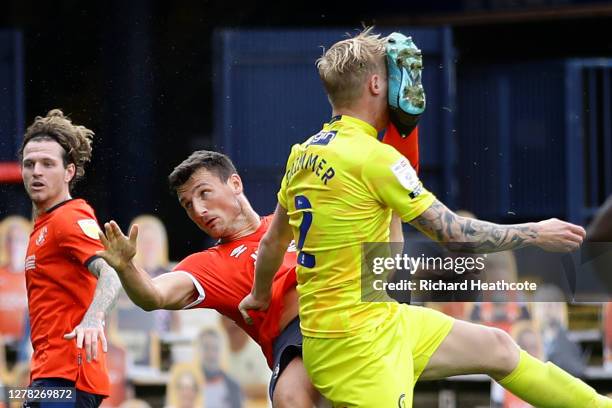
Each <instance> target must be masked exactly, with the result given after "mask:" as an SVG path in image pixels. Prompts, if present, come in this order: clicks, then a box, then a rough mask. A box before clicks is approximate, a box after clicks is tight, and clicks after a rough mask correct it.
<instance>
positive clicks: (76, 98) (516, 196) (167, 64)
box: [0, 0, 612, 408]
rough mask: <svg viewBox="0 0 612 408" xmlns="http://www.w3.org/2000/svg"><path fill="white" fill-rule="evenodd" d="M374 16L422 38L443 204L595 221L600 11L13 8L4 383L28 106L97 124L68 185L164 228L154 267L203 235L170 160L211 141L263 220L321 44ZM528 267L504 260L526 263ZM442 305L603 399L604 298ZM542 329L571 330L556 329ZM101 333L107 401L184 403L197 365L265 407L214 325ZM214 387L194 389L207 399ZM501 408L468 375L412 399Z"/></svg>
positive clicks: (602, 190) (430, 177) (320, 104)
mask: <svg viewBox="0 0 612 408" xmlns="http://www.w3.org/2000/svg"><path fill="white" fill-rule="evenodd" d="M362 23H365V24H367V25H371V24H375V25H376V26H377V29H378V31H380V32H382V33H388V32H391V31H396V30H397V31H402V32H403V33H405V34H412V35H413V37H414V39H415V42H416V43H417V44H418V45H419V46H420V47H421V49H422V50H423V53H424V63H425V71H424V84H425V89H426V92H427V98H428V107H427V110H426V113H425V115H424V116H423V119H422V122H421V133H420V135H421V136H420V140H421V142H420V144H421V157H422V159H421V160H422V163H421V168H422V170H421V176H422V179H423V180H424V183H425V185H426V186H428V188H429V189H430V190H431V191H433V192H434V193H435V194H436V195H437V196H438V197H440V198H441V199H442V201H444V202H445V203H447V204H448V205H449V207H451V208H453V209H465V210H468V211H471V212H473V213H474V214H476V215H477V216H478V217H479V218H484V219H488V220H491V221H497V222H504V223H515V222H524V221H533V220H539V219H542V218H548V217H558V218H562V219H566V220H569V221H572V222H575V223H578V224H580V225H583V226H585V227H586V226H587V225H588V224H589V222H590V221H591V219H592V217H593V216H594V214H595V213H596V211H597V209H598V208H599V207H600V206H601V204H602V203H603V202H604V201H605V200H606V198H607V197H608V196H610V195H612V2H610V1H597V0H461V1H450V0H444V1H442V0H441V1H435V2H413V1H403V2H400V1H395V0H388V1H385V0H382V1H378V2H376V4H366V5H364V4H361V3H359V4H357V3H356V4H349V3H345V4H340V3H339V2H338V4H331V2H317V1H315V2H297V3H290V2H283V3H279V4H276V3H275V4H273V3H269V4H264V3H263V2H224V1H216V0H211V1H206V2H199V1H184V2H180V3H178V2H175V3H172V2H153V1H146V0H133V1H129V2H126V1H123V2H122V1H117V0H111V1H107V2H97V3H93V4H88V5H87V6H85V5H84V4H83V3H82V2H77V1H67V0H65V1H60V2H56V3H51V2H45V3H37V2H32V1H11V0H9V1H7V2H5V3H3V5H2V13H1V14H0V180H1V182H0V220H3V228H0V232H1V234H0V235H3V236H4V237H2V236H0V243H1V245H2V247H1V248H0V252H1V253H2V254H3V255H2V256H0V263H1V264H2V265H0V272H2V273H3V274H0V346H1V347H0V383H4V384H5V385H10V384H18V383H19V382H23V381H24V378H27V363H26V362H27V360H28V345H27V343H28V338H27V322H24V320H23V319H21V318H18V317H17V316H22V315H24V313H25V310H24V309H23V308H24V305H25V303H24V297H23V291H22V292H19V290H20V289H19V287H20V286H19V285H20V283H19V279H22V277H20V276H21V275H19V274H15V273H13V272H14V271H12V270H11V268H12V269H19V262H18V260H17V258H18V256H16V254H18V253H19V251H20V250H23V249H24V248H22V247H23V244H22V241H23V239H22V238H20V237H23V234H24V232H23V230H24V229H25V228H27V227H24V226H23V223H22V222H21V221H20V220H19V219H17V218H7V217H9V216H22V217H25V218H26V219H29V218H30V203H29V201H28V199H27V196H26V195H25V193H24V191H23V187H22V186H21V184H20V177H19V172H18V171H17V169H16V167H15V160H16V152H17V148H18V146H19V144H20V142H21V137H22V135H23V131H24V128H25V126H27V124H28V123H30V122H31V121H32V120H33V118H34V117H35V116H36V115H44V114H45V113H46V112H47V111H48V110H50V109H51V108H55V107H59V108H62V109H64V112H66V113H68V114H69V115H70V116H71V117H72V118H73V119H74V120H75V122H77V123H82V124H84V125H86V126H88V127H90V128H91V129H93V130H94V131H95V132H96V138H95V144H94V158H93V162H92V163H91V165H90V166H89V167H88V169H87V176H86V178H85V180H84V181H83V182H82V183H81V184H80V185H79V186H78V187H77V189H76V191H75V195H77V196H81V197H84V198H86V199H87V200H88V201H89V202H90V203H91V204H92V206H93V207H94V208H95V209H96V211H97V215H98V218H99V220H100V221H107V220H109V219H115V220H117V221H118V222H119V223H120V225H121V226H122V227H124V228H125V227H127V226H128V225H129V223H130V222H131V221H132V220H133V219H134V218H135V217H137V216H139V215H141V214H153V215H155V216H156V217H158V218H159V219H160V220H161V221H162V224H159V223H156V222H155V221H151V220H150V219H147V220H149V221H151V235H150V237H151V238H150V240H148V242H146V243H143V245H144V246H145V247H143V252H146V251H149V252H150V253H151V254H152V255H151V256H150V257H149V258H147V259H142V260H141V262H142V263H143V265H146V268H147V270H148V271H149V272H150V273H152V274H158V273H161V272H162V271H164V270H167V269H168V268H169V267H170V266H171V264H172V261H178V260H180V259H182V258H183V257H184V256H186V255H188V254H189V253H192V252H196V251H198V250H201V249H202V248H205V247H207V246H209V245H211V244H212V242H210V241H209V240H207V239H206V237H205V236H203V234H202V233H201V232H200V231H199V230H197V228H196V227H195V225H193V224H192V223H191V221H189V219H188V218H187V217H186V216H185V214H184V212H183V210H182V209H181V207H180V206H179V205H178V204H177V202H176V199H175V197H173V196H172V195H171V194H170V193H169V191H168V188H167V186H166V177H167V175H168V174H169V173H170V171H171V170H172V169H173V167H174V166H175V165H177V164H178V163H180V162H181V161H182V160H183V159H184V158H186V157H187V156H188V154H189V153H190V152H192V151H193V150H196V149H218V150H221V151H223V152H224V153H227V154H229V156H230V157H231V158H232V159H233V160H234V162H235V164H236V165H237V167H238V169H239V171H240V173H241V175H242V178H243V180H244V182H245V185H246V193H247V196H248V197H249V198H250V200H251V202H252V203H253V205H254V208H255V210H256V211H258V212H259V213H260V214H267V213H270V212H271V211H272V210H273V208H274V205H275V192H276V189H277V186H278V183H279V181H280V178H281V176H282V172H283V166H284V164H285V160H286V157H287V154H288V152H289V149H290V146H291V144H292V143H295V142H298V141H301V140H302V139H304V138H305V137H307V136H308V135H310V134H313V133H314V132H315V131H317V130H318V129H319V126H320V124H321V123H322V121H324V120H326V119H327V118H328V117H329V113H330V109H329V107H328V104H327V101H326V99H325V96H324V94H323V91H322V88H321V86H320V85H319V83H318V77H317V74H316V70H315V68H314V60H315V59H316V58H317V57H318V56H319V55H320V53H321V46H329V45H331V44H332V43H334V42H335V41H337V40H338V39H339V38H341V37H342V36H343V35H344V33H346V32H354V30H355V29H358V28H360V27H361V25H362ZM164 226H165V229H167V237H168V238H167V243H165V239H166V238H165V236H166V232H165V230H164ZM19 231H21V235H20V233H19ZM407 232H408V231H407ZM26 234H27V231H26ZM143 236H144V234H143ZM26 237H27V235H26ZM26 245H27V243H26ZM165 252H167V255H166V254H165ZM143 258H146V256H145V257H143ZM11 262H12V264H11ZM504 262H506V261H503V262H502V264H504ZM517 262H518V263H519V264H520V262H521V261H520V259H518V260H515V261H508V262H506V263H505V264H504V265H506V266H507V268H509V269H513V268H514V269H516V266H515V265H516V263H517ZM508 265H509V266H508ZM513 265H514V266H513ZM1 268H4V269H1ZM611 269H612V267H611ZM9 270H11V271H12V272H11V271H9ZM502 273H503V272H502ZM507 273H511V272H507ZM513 273H515V274H516V270H515V271H514V272H513ZM611 273H612V270H611ZM520 274H521V273H520V268H519V275H520ZM15 276H18V277H20V278H16V279H13V280H11V279H12V278H14V277H15ZM7 277H11V279H9V278H7ZM536 278H537V277H536ZM9 280H10V282H9ZM552 298H553V299H558V298H555V296H554V295H553V296H552ZM440 307H446V309H445V310H447V311H448V312H449V313H453V314H455V315H457V316H460V317H464V318H471V319H474V320H479V321H484V322H488V323H490V324H496V325H499V326H502V327H504V328H506V329H507V330H509V331H511V332H513V333H514V334H515V335H516V336H517V338H519V337H520V338H521V339H523V340H524V341H525V342H526V343H525V347H529V346H530V345H531V346H533V347H534V349H533V350H534V353H539V355H540V356H541V357H542V358H548V359H554V358H558V359H560V360H561V361H562V363H564V364H567V367H569V368H571V369H572V370H573V372H574V373H576V374H577V375H581V376H582V377H583V378H585V379H586V381H587V382H589V383H591V384H592V385H594V386H596V387H597V389H598V390H599V391H600V392H611V391H612V368H610V364H609V363H608V364H607V361H612V355H610V351H609V350H608V347H607V346H606V343H612V332H611V331H612V322H610V318H608V319H607V317H609V315H610V313H608V312H606V310H607V309H608V306H607V305H606V304H603V303H591V304H581V305H566V304H565V303H563V304H557V303H555V304H554V305H553V306H551V307H550V308H546V307H544V309H545V310H541V309H542V308H541V307H539V306H537V304H520V305H516V304H514V305H507V307H502V306H499V305H495V306H491V305H485V304H482V305H476V306H474V305H460V304H454V305H446V306H440ZM549 309H550V310H549ZM19 313H21V314H19ZM551 316H552V317H551ZM550 321H552V322H553V323H554V324H552V323H551V324H548V323H547V322H550ZM552 326H554V327H555V328H556V329H559V330H557V331H555V333H553V334H551V333H550V330H548V329H550V327H552ZM606 327H607V330H605V329H606ZM109 330H111V331H112V338H113V343H114V346H113V348H114V350H112V351H111V355H112V357H111V360H112V361H113V363H112V364H113V367H114V368H113V370H114V371H113V374H112V376H113V382H114V384H115V385H116V387H117V388H116V390H117V394H116V398H115V399H114V400H113V401H107V402H106V404H107V405H106V406H117V405H119V404H120V403H122V401H123V400H128V399H130V398H139V399H142V400H145V401H147V403H148V404H150V405H151V406H154V407H158V406H160V407H161V406H166V405H174V404H176V403H177V402H176V401H170V400H169V399H167V397H166V396H167V395H182V397H178V400H181V401H187V400H189V398H190V397H189V392H188V391H189V384H188V385H187V388H186V389H181V384H182V382H181V381H182V375H181V373H184V372H189V370H190V368H189V367H190V366H189V365H188V364H186V363H187V362H190V361H199V362H200V363H198V364H197V367H199V368H200V369H201V370H195V372H194V373H192V375H191V377H190V378H191V380H190V381H191V382H192V383H194V384H199V385H198V386H200V387H201V386H202V384H200V383H202V382H207V383H208V382H210V378H212V377H211V376H212V374H210V373H211V372H213V373H215V375H216V377H215V379H216V380H215V381H217V379H219V378H223V381H225V384H226V386H227V387H233V386H234V385H235V384H238V386H240V387H242V394H243V398H242V399H241V400H240V399H239V401H238V402H236V403H237V404H242V405H243V406H267V402H266V400H265V392H266V391H265V390H266V387H267V381H268V378H267V376H268V375H269V373H267V372H266V368H265V367H263V368H262V367H261V362H262V361H263V357H261V358H260V359H257V354H258V353H257V350H256V348H255V349H254V348H253V347H252V344H250V343H248V342H247V341H246V340H245V339H244V337H243V336H242V334H241V333H240V332H237V331H236V329H235V327H234V326H233V325H232V324H231V322H222V321H220V320H219V317H218V316H217V315H216V314H215V313H212V312H205V311H194V312H189V313H179V314H170V313H152V314H148V313H145V312H142V311H139V310H136V309H135V308H134V307H132V306H130V302H129V300H127V299H123V302H120V305H119V307H118V310H117V312H116V315H115V316H114V317H113V325H111V328H110V329H109ZM547 330H548V331H547ZM525 333H526V334H525ZM559 333H561V334H559ZM521 336H522V337H521ZM555 336H561V340H559V337H555ZM564 341H566V342H564ZM529 342H531V343H529ZM558 343H559V344H561V345H558V346H557V348H555V347H553V345H557V344H558ZM551 344H552V345H551ZM255 347H256V346H255ZM563 347H565V348H563ZM559 350H561V351H559ZM207 353H209V354H207ZM210 353H212V354H210ZM555 353H557V354H555ZM206 356H207V357H206ZM568 356H569V357H568ZM557 362H559V360H557ZM264 364H265V362H264ZM206 365H208V366H207V367H208V370H209V376H208V377H209V378H206V376H205V375H204V371H203V370H204V368H206V367H205V366H206ZM216 365H218V367H216ZM606 367H607V368H610V369H607V368H606ZM569 368H568V369H569ZM220 371H221V372H223V373H224V374H223V376H221V377H218V375H219V374H218V372H220ZM570 371H571V370H570ZM218 381H221V380H218ZM173 386H176V387H177V391H171V390H170V388H171V387H173ZM166 387H169V388H168V391H166ZM205 388H206V387H204V388H203V389H205ZM228 389H229V388H228ZM181 390H182V391H181ZM180 392H185V393H186V394H184V395H183V394H180ZM177 393H178V394H177ZM192 394H193V393H192ZM202 395H204V396H203V397H202ZM202 395H200V392H197V393H195V394H193V395H192V396H193V397H194V401H195V403H196V404H200V405H198V406H202V405H201V404H203V400H205V399H206V391H203V394H202ZM197 396H199V397H200V398H199V399H198V398H195V397H197ZM489 401H494V402H493V404H494V406H498V407H515V408H516V407H524V406H525V405H520V404H521V403H520V402H517V401H513V400H512V398H511V397H510V396H504V395H503V392H500V391H499V390H498V389H497V388H495V387H492V386H491V384H490V382H489V381H488V380H486V379H484V378H481V377H470V378H461V379H457V380H452V381H441V382H436V383H430V384H422V385H419V386H418V387H417V394H416V398H415V407H441V408H442V407H445V408H451V407H460V408H464V407H465V408H471V407H484V406H489ZM3 403H5V402H4V401H3V397H2V395H0V407H2V406H3ZM134 404H136V403H134ZM495 404H497V405H495ZM512 404H514V405H512ZM130 406H138V405H130ZM186 406H189V405H186ZM207 406H208V407H209V408H211V407H214V406H215V405H214V404H212V402H210V401H209V403H208V405H207Z"/></svg>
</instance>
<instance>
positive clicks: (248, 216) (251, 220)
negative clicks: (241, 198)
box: [221, 202, 261, 243]
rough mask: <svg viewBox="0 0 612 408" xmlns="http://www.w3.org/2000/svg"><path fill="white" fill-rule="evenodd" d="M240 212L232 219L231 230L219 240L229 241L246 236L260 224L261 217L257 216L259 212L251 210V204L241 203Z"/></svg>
mask: <svg viewBox="0 0 612 408" xmlns="http://www.w3.org/2000/svg"><path fill="white" fill-rule="evenodd" d="M241 205H242V212H241V213H240V215H239V216H238V217H237V219H236V220H235V221H234V228H233V231H232V232H231V233H230V234H229V235H228V236H225V237H222V238H221V242H222V243H224V242H231V241H236V240H238V239H240V238H243V237H246V236H247V235H251V234H252V233H254V232H255V231H257V229H258V228H259V226H260V225H261V219H260V218H259V214H257V213H256V212H255V210H253V208H252V207H251V205H250V204H249V203H248V202H246V203H241Z"/></svg>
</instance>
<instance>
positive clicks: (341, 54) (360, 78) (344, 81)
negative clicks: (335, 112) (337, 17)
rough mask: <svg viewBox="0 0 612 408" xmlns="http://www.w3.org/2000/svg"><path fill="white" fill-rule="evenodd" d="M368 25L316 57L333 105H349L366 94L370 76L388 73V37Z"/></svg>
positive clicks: (320, 74)
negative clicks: (373, 31) (386, 61)
mask: <svg viewBox="0 0 612 408" xmlns="http://www.w3.org/2000/svg"><path fill="white" fill-rule="evenodd" d="M372 29H373V27H367V28H365V29H364V30H363V31H361V32H360V33H359V34H357V35H356V36H354V37H351V38H347V39H345V40H342V41H338V42H337V43H335V44H334V45H332V46H331V47H330V49H329V50H327V51H325V52H324V54H323V55H322V56H321V57H320V58H319V59H317V62H316V65H317V69H318V70H319V76H320V77H321V81H323V86H324V87H325V91H326V92H327V96H328V98H329V101H330V103H331V104H332V106H334V107H336V108H338V107H347V106H350V105H351V104H352V103H353V102H354V101H355V100H356V99H358V98H359V97H360V96H361V95H362V93H363V84H364V81H365V80H366V79H367V78H368V76H369V75H372V74H375V73H378V74H383V75H386V72H387V68H386V65H385V52H386V51H385V41H386V37H381V36H380V34H374V33H372Z"/></svg>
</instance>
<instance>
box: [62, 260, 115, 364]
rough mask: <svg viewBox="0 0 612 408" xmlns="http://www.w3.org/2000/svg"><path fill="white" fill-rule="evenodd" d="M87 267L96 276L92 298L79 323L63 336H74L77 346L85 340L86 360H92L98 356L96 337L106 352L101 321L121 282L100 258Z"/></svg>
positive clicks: (69, 337)
mask: <svg viewBox="0 0 612 408" xmlns="http://www.w3.org/2000/svg"><path fill="white" fill-rule="evenodd" d="M88 269H89V271H90V272H91V273H92V274H93V275H94V276H96V277H97V278H98V283H97V285H96V291H95V293H94V297H93V300H92V302H91V304H90V305H89V309H87V312H86V313H85V316H83V320H82V321H81V323H79V324H78V326H77V327H75V328H74V330H73V331H72V332H71V333H69V334H66V335H65V336H64V338H65V339H68V340H70V339H73V338H75V337H76V341H77V347H78V348H83V342H85V352H86V356H87V361H91V359H92V358H93V359H94V360H97V358H98V337H99V338H100V341H101V342H102V350H103V351H104V352H106V351H107V349H108V346H107V343H106V336H105V335H104V323H103V322H104V318H105V316H106V315H107V314H108V312H109V311H110V310H111V309H112V308H113V306H114V305H115V302H116V300H117V297H118V296H119V289H120V288H121V282H120V281H119V278H118V277H117V273H116V272H115V270H114V269H113V268H111V267H110V266H109V265H108V264H107V263H106V261H105V260H104V259H102V258H98V259H95V260H94V261H92V262H91V263H90V264H89V267H88Z"/></svg>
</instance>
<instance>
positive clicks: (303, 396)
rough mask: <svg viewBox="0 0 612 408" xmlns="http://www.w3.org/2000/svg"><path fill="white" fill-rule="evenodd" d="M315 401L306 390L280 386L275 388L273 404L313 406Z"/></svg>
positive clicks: (294, 407) (282, 407)
mask: <svg viewBox="0 0 612 408" xmlns="http://www.w3.org/2000/svg"><path fill="white" fill-rule="evenodd" d="M313 405H314V404H313V401H312V399H311V398H310V395H308V393H307V392H306V391H304V390H299V389H292V388H290V387H280V388H278V387H277V388H276V389H275V390H274V395H273V397H272V406H273V407H274V408H302V407H303V408H311V407H312V406H313Z"/></svg>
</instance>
